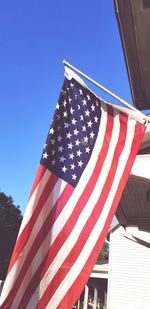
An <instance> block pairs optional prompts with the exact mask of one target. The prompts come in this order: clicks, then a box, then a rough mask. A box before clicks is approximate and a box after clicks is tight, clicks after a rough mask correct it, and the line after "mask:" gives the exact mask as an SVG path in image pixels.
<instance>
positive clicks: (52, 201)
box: [0, 78, 145, 309]
mask: <svg viewBox="0 0 150 309" xmlns="http://www.w3.org/2000/svg"><path fill="white" fill-rule="evenodd" d="M144 132H145V126H144V125H143V124H142V123H141V122H139V121H137V119H136V117H131V116H130V113H129V112H126V109H124V110H123V111H122V110H120V109H118V108H116V107H114V106H111V105H108V104H106V103H105V102H103V101H102V100H100V99H99V98H98V97H97V96H96V95H95V94H94V93H93V92H92V91H90V89H89V88H87V87H86V86H85V85H83V84H81V83H79V82H78V81H77V80H76V79H74V78H71V79H70V80H69V79H67V78H65V80H64V84H63V87H62V90H61V94H60V98H59V101H58V103H57V105H56V111H55V114H54V118H53V121H52V124H51V126H50V129H49V132H48V137H47V139H46V142H45V145H44V149H43V153H42V157H41V161H40V165H39V168H38V171H37V175H36V178H35V181H34V184H33V188H32V191H31V194H30V197H29V201H28V204H27V208H26V212H25V215H24V219H23V222H22V225H21V229H20V232H19V235H18V238H17V241H16V245H15V249H14V252H13V255H12V258H11V262H10V266H9V270H8V274H7V278H6V281H5V284H4V288H3V291H2V296H1V299H0V304H1V308H3V309H4V308H7V309H8V308H9V309H21V308H27V309H31V308H40V309H45V308H52V309H55V308H59V309H64V308H65V309H69V308H72V306H73V304H74V303H75V301H76V300H77V298H78V297H79V295H80V293H81V292H82V290H83V288H84V285H85V284H86V282H87V280H88V277H89V276H90V273H91V271H92V269H93V266H94V264H95V262H96V259H97V256H98V254H99V252H100V249H101V247H102V245H103V242H104V239H105V237H106V234H107V231H108V229H109V226H110V224H111V221H112V218H113V216H114V214H115V211H116V208H117V205H118V203H119V200H120V197H121V195H122V191H123V189H124V186H125V184H126V181H127V179H128V176H129V174H130V170H131V167H132V164H133V162H134V159H135V156H136V153H137V151H138V149H139V147H140V144H141V141H142V138H143V135H144Z"/></svg>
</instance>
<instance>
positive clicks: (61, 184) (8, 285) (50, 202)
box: [0, 179, 67, 306]
mask: <svg viewBox="0 0 150 309" xmlns="http://www.w3.org/2000/svg"><path fill="white" fill-rule="evenodd" d="M48 180H49V179H48ZM66 185H67V184H66V182H65V181H62V180H58V182H57V184H56V185H55V187H54V188H53V191H52V192H51V194H50V196H49V198H48V199H47V201H46V203H45V205H44V206H43V208H42V210H41V212H40V214H39V217H38V220H36V222H35V225H34V228H33V229H32V232H31V234H30V236H29V238H28V240H27V243H26V245H25V247H24V248H23V251H22V253H21V255H20V256H19V257H18V259H17V261H16V262H15V264H14V265H13V267H12V269H11V270H10V272H9V273H8V275H7V277H6V281H5V284H4V287H3V291H2V295H1V298H0V303H2V302H3V300H4V298H5V297H7V295H8V294H9V292H10V290H11V289H12V287H13V285H14V283H15V282H16V280H17V277H18V275H19V273H20V271H21V268H22V266H23V263H24V261H25V259H26V257H27V254H28V252H29V251H30V249H31V246H32V245H33V243H34V241H35V237H36V236H37V235H38V233H39V231H40V229H41V227H42V225H43V224H44V221H45V220H46V218H47V216H48V215H49V213H50V210H51V209H52V207H53V206H54V205H55V203H56V201H57V199H58V196H59V194H61V193H62V192H63V190H64V189H65V187H66ZM41 186H43V182H42V184H41ZM39 190H40V193H42V190H41V188H40V187H39ZM36 193H37V195H38V191H37V192H36ZM39 197H40V196H39ZM43 258H44V256H43ZM39 262H41V257H40V259H39ZM37 266H38V265H37ZM30 271H31V269H30ZM20 286H21V285H20ZM15 306H16V305H15Z"/></svg>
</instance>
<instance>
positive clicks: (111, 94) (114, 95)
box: [63, 60, 150, 122]
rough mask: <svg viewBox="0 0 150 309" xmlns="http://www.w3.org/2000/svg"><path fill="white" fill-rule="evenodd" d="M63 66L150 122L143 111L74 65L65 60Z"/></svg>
mask: <svg viewBox="0 0 150 309" xmlns="http://www.w3.org/2000/svg"><path fill="white" fill-rule="evenodd" d="M63 64H64V66H67V67H69V68H71V69H72V70H73V71H75V72H77V73H78V74H80V75H81V76H83V77H84V78H86V79H87V80H89V81H90V82H91V83H93V84H94V85H95V86H97V87H98V88H100V89H101V90H103V91H105V92H106V93H107V94H109V95H110V96H112V97H113V98H115V99H116V100H118V101H119V102H121V103H122V104H123V105H125V106H126V107H128V108H130V109H132V110H133V111H135V112H137V113H139V114H140V115H141V116H142V117H144V120H145V121H146V122H150V119H149V117H147V116H146V115H145V114H143V113H142V112H141V111H139V110H138V109H136V108H135V107H134V106H132V105H131V104H129V103H128V102H126V101H125V100H123V99H122V98H120V97H119V96H118V95H116V94H115V93H113V92H111V91H110V90H108V89H107V88H105V87H104V86H102V85H101V84H99V83H97V82H96V81H95V80H94V79H92V78H91V77H89V76H88V75H86V74H84V73H83V72H81V71H80V70H78V69H77V68H75V67H74V66H73V65H71V64H70V63H69V62H67V61H66V60H63Z"/></svg>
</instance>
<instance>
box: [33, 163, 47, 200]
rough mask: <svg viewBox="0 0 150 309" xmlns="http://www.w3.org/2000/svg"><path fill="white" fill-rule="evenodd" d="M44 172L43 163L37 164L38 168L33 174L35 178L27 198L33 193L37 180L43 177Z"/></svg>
mask: <svg viewBox="0 0 150 309" xmlns="http://www.w3.org/2000/svg"><path fill="white" fill-rule="evenodd" d="M45 172H46V168H45V167H44V166H43V165H41V164H39V167H38V170H37V173H36V176H35V180H34V183H33V186H32V189H31V192H30V196H29V199H30V198H31V195H32V194H33V193H34V191H35V189H36V187H37V186H38V184H39V182H40V181H41V179H42V178H43V176H44V174H45Z"/></svg>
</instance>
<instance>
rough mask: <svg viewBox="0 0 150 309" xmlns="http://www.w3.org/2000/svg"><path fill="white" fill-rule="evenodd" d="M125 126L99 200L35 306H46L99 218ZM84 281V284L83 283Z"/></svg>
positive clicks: (117, 159)
mask: <svg viewBox="0 0 150 309" xmlns="http://www.w3.org/2000/svg"><path fill="white" fill-rule="evenodd" d="M120 118H123V116H120ZM125 126H126V124H123V128H122V127H121V128H120V135H119V139H118V143H117V145H116V149H115V151H114V157H113V161H112V164H111V169H110V171H109V173H108V177H107V179H106V182H105V185H104V187H103V190H102V192H101V195H100V197H99V200H98V202H97V203H96V205H95V208H94V210H93V212H92V213H91V216H90V217H89V219H88V221H87V222H86V224H85V226H84V228H83V230H82V232H81V234H80V236H79V238H78V241H77V243H76V244H75V246H74V247H73V249H72V250H71V252H70V253H69V255H68V257H67V258H66V260H65V261H64V263H63V265H62V267H61V268H60V269H59V270H58V272H57V274H56V275H55V277H54V278H53V280H52V282H51V283H50V284H49V287H48V288H47V290H46V291H45V293H44V295H43V297H42V298H41V300H40V301H39V304H38V306H37V308H40V309H44V308H45V307H46V305H47V304H48V302H49V300H50V299H51V297H52V296H53V294H54V293H55V291H56V290H57V288H58V287H59V285H60V284H61V282H62V281H63V279H64V277H65V276H66V275H67V273H68V271H69V270H70V269H71V267H72V265H73V264H74V262H75V261H76V259H77V258H78V256H79V255H80V252H81V250H82V249H83V247H84V244H85V242H86V241H87V239H88V237H89V235H90V233H91V230H92V229H93V227H94V225H95V224H96V222H97V220H98V219H99V217H100V215H101V211H102V209H103V206H104V205H105V201H106V199H107V196H108V194H109V191H110V188H111V186H112V183H113V179H114V175H115V172H116V170H117V165H118V161H119V157H120V154H121V152H122V150H123V148H124V142H125V139H126V127H125ZM94 186H95V183H94ZM88 198H89V197H88ZM99 251H100V248H98V251H97V252H95V254H96V255H97V256H98V254H99ZM85 258H86V257H85ZM93 266H94V265H93V264H90V265H88V269H90V270H91V271H92V269H93ZM87 279H88V276H87V277H86V279H85V280H86V281H87ZM86 281H85V282H84V285H85V283H86ZM80 292H81V290H80ZM74 293H75V292H74ZM78 296H79V295H77V297H78ZM72 305H73V303H72Z"/></svg>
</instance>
